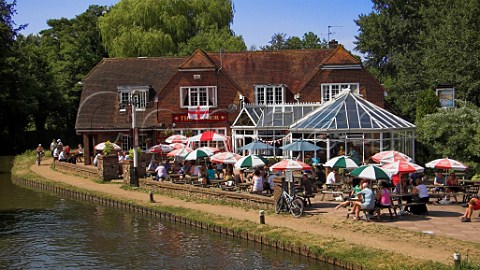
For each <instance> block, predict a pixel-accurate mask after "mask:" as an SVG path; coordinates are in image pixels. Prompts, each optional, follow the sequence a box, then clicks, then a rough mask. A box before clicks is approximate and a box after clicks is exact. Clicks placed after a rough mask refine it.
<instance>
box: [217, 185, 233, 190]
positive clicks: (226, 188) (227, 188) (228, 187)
mask: <svg viewBox="0 0 480 270" xmlns="http://www.w3.org/2000/svg"><path fill="white" fill-rule="evenodd" d="M220 189H221V190H225V191H235V190H237V187H236V186H225V185H221V186H220Z"/></svg>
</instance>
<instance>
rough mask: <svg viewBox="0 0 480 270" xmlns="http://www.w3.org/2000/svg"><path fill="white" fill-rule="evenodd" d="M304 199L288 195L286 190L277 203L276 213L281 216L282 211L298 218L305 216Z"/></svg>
mask: <svg viewBox="0 0 480 270" xmlns="http://www.w3.org/2000/svg"><path fill="white" fill-rule="evenodd" d="M303 207H304V204H303V199H302V198H300V197H296V196H295V195H293V196H292V195H290V194H288V192H287V191H285V189H283V190H282V196H280V197H278V199H277V201H276V202H275V213H277V214H280V212H281V211H282V210H284V211H286V212H290V213H292V215H293V216H294V217H296V218H298V217H300V216H301V215H302V214H303Z"/></svg>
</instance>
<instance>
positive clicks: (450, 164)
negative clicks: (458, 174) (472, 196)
mask: <svg viewBox="0 0 480 270" xmlns="http://www.w3.org/2000/svg"><path fill="white" fill-rule="evenodd" d="M425 167H428V168H434V169H444V170H455V171H465V170H466V169H468V166H467V165H464V164H463V163H461V162H459V161H456V160H454V159H449V158H441V159H436V160H433V161H430V162H428V163H427V164H425Z"/></svg>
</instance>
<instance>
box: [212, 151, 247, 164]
mask: <svg viewBox="0 0 480 270" xmlns="http://www.w3.org/2000/svg"><path fill="white" fill-rule="evenodd" d="M241 158H242V156H240V155H239V154H235V153H231V152H222V153H217V154H215V155H213V156H211V157H210V160H211V161H212V162H217V163H224V164H235V162H237V161H238V160H239V159H241Z"/></svg>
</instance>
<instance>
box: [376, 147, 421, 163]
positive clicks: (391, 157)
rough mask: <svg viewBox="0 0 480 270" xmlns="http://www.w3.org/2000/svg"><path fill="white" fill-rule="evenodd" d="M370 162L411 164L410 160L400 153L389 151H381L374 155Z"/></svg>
mask: <svg viewBox="0 0 480 270" xmlns="http://www.w3.org/2000/svg"><path fill="white" fill-rule="evenodd" d="M372 160H373V161H375V162H377V163H380V162H381V163H391V162H394V161H406V162H411V161H412V158H411V157H409V156H407V155H405V154H404V153H402V152H398V151H394V150H390V151H382V152H379V153H376V154H375V155H373V156H372Z"/></svg>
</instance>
